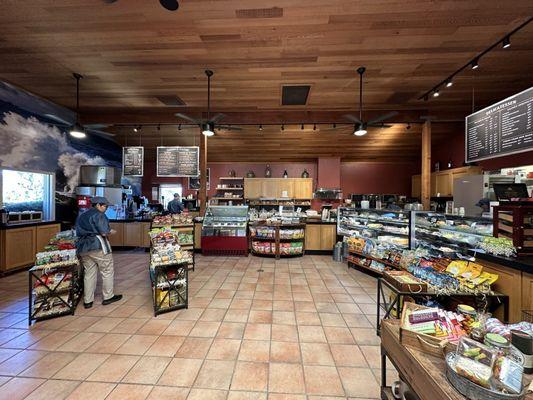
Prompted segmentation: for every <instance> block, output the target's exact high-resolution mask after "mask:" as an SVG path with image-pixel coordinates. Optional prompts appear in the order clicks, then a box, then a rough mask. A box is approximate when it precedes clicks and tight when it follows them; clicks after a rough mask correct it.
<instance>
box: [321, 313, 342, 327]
mask: <svg viewBox="0 0 533 400" xmlns="http://www.w3.org/2000/svg"><path fill="white" fill-rule="evenodd" d="M319 315H320V320H321V321H322V326H338V327H345V326H346V322H344V318H342V315H341V314H332V313H319Z"/></svg>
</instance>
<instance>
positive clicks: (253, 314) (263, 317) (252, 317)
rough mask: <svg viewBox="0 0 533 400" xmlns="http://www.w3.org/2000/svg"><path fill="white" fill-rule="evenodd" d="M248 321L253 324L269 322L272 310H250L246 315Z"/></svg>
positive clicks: (270, 321)
mask: <svg viewBox="0 0 533 400" xmlns="http://www.w3.org/2000/svg"><path fill="white" fill-rule="evenodd" d="M248 322H249V323H254V324H271V323H272V311H264V310H251V311H250V314H249V315H248Z"/></svg>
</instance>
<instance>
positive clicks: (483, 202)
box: [476, 197, 490, 207]
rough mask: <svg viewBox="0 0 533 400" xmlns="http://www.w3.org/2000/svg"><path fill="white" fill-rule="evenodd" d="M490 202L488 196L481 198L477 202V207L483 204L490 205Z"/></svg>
mask: <svg viewBox="0 0 533 400" xmlns="http://www.w3.org/2000/svg"><path fill="white" fill-rule="evenodd" d="M489 204H490V200H489V199H487V198H486V197H485V198H483V199H480V200H479V201H478V202H477V203H476V207H483V206H488V205H489Z"/></svg>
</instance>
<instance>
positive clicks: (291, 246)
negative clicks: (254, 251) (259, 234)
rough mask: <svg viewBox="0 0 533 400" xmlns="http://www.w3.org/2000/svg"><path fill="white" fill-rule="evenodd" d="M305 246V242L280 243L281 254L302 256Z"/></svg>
mask: <svg viewBox="0 0 533 400" xmlns="http://www.w3.org/2000/svg"><path fill="white" fill-rule="evenodd" d="M303 246H304V244H303V242H290V243H280V244H279V252H280V254H284V255H296V254H302V253H303Z"/></svg>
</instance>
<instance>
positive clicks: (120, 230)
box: [109, 222, 125, 246]
mask: <svg viewBox="0 0 533 400" xmlns="http://www.w3.org/2000/svg"><path fill="white" fill-rule="evenodd" d="M124 225H125V223H124V222H111V223H110V224H109V226H110V227H111V229H114V230H115V231H116V233H115V234H114V235H109V243H110V244H111V246H124Z"/></svg>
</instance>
